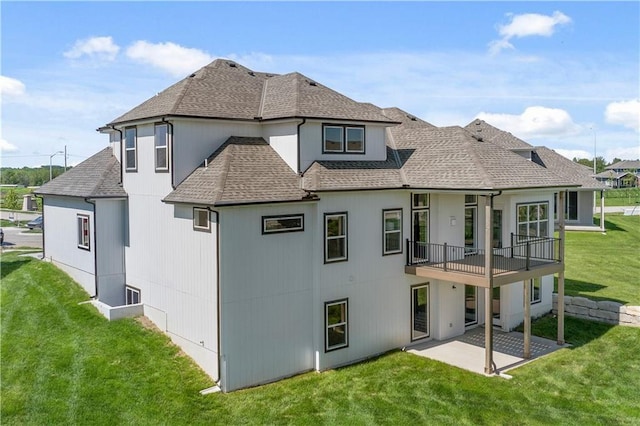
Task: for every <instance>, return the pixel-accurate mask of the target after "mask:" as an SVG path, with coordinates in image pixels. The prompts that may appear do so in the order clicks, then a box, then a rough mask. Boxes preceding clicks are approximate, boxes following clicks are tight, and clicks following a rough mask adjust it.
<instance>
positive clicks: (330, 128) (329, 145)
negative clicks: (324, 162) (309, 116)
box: [322, 124, 365, 154]
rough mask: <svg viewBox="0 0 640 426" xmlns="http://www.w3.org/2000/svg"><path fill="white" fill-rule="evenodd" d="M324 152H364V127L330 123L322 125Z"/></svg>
mask: <svg viewBox="0 0 640 426" xmlns="http://www.w3.org/2000/svg"><path fill="white" fill-rule="evenodd" d="M322 133H323V144H322V152H323V153H327V154H333V153H347V154H349V153H351V154H363V153H364V143H365V142H364V137H365V136H364V127H363V126H343V125H329V124H325V125H323V126H322Z"/></svg>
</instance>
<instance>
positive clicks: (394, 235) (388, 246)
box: [382, 209, 402, 255]
mask: <svg viewBox="0 0 640 426" xmlns="http://www.w3.org/2000/svg"><path fill="white" fill-rule="evenodd" d="M382 221H383V223H382V226H383V230H382V231H383V234H384V241H383V243H384V246H383V252H382V254H383V255H387V254H396V253H402V209H395V210H383V211H382Z"/></svg>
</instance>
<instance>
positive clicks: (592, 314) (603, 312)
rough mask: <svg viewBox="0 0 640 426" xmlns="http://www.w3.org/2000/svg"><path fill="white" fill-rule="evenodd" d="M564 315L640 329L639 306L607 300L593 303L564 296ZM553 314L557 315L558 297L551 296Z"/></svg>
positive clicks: (555, 295) (580, 298) (583, 298)
mask: <svg viewBox="0 0 640 426" xmlns="http://www.w3.org/2000/svg"><path fill="white" fill-rule="evenodd" d="M564 312H565V314H567V315H569V316H572V317H576V318H582V319H588V320H592V321H600V322H606V323H609V324H619V325H630V326H633V327H640V306H627V305H623V304H622V303H618V302H611V301H609V300H602V301H598V302H596V301H594V300H591V299H587V298H586V297H578V296H573V297H572V296H565V297H564ZM553 313H554V314H557V313H558V295H557V294H556V293H554V294H553Z"/></svg>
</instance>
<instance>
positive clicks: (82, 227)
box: [77, 214, 91, 250]
mask: <svg viewBox="0 0 640 426" xmlns="http://www.w3.org/2000/svg"><path fill="white" fill-rule="evenodd" d="M77 217H78V248H81V249H85V250H90V249H91V234H90V232H89V231H90V229H89V216H86V215H82V214H79V215H78V216H77Z"/></svg>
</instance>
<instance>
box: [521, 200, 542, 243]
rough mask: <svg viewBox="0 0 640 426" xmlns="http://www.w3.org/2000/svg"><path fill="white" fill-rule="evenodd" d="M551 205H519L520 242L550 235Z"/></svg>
mask: <svg viewBox="0 0 640 426" xmlns="http://www.w3.org/2000/svg"><path fill="white" fill-rule="evenodd" d="M548 210H549V203H546V202H540V203H530V204H518V217H517V219H518V240H522V239H526V237H547V236H548V235H549V213H548Z"/></svg>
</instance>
